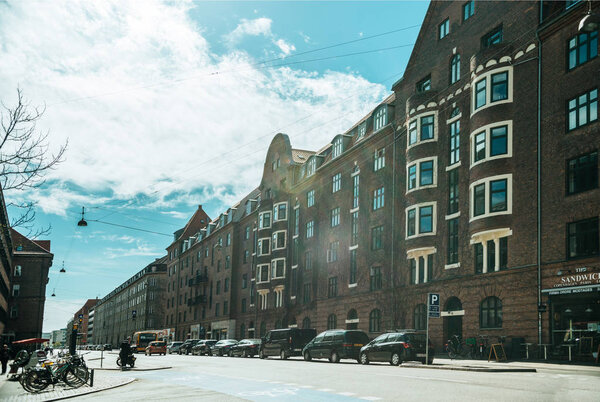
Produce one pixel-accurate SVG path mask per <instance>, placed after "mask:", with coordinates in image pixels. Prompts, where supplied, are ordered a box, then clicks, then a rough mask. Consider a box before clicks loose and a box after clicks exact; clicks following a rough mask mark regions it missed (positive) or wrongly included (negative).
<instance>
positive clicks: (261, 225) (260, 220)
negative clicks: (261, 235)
mask: <svg viewBox="0 0 600 402" xmlns="http://www.w3.org/2000/svg"><path fill="white" fill-rule="evenodd" d="M271 213H272V212H271V211H264V212H260V213H259V214H258V229H259V230H260V229H270V228H271V226H272V225H273V219H272V217H273V216H272V215H271ZM267 214H269V226H264V218H263V217H264V216H265V215H267Z"/></svg>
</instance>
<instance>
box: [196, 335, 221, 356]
mask: <svg viewBox="0 0 600 402" xmlns="http://www.w3.org/2000/svg"><path fill="white" fill-rule="evenodd" d="M215 343H217V340H216V339H202V340H201V341H200V342H198V343H197V344H195V345H194V347H192V354H193V355H197V356H202V355H209V354H210V349H211V347H212V346H213V345H214V344H215Z"/></svg>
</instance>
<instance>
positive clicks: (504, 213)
mask: <svg viewBox="0 0 600 402" xmlns="http://www.w3.org/2000/svg"><path fill="white" fill-rule="evenodd" d="M499 215H512V211H499V212H491V213H487V214H482V215H477V216H472V217H471V219H469V223H471V222H473V221H476V220H478V219H484V218H490V217H492V216H499Z"/></svg>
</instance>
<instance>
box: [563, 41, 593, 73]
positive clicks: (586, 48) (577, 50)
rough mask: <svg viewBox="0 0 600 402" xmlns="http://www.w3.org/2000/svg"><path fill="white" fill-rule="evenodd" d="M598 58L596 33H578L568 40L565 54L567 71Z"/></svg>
mask: <svg viewBox="0 0 600 402" xmlns="http://www.w3.org/2000/svg"><path fill="white" fill-rule="evenodd" d="M597 56H598V31H594V32H590V33H580V34H578V35H575V36H574V37H573V38H571V39H569V49H568V53H567V59H568V65H569V70H572V69H574V68H575V67H577V66H580V65H582V64H585V63H587V62H588V61H590V60H592V59H595V58H596V57H597Z"/></svg>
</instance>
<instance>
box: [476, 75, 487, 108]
mask: <svg viewBox="0 0 600 402" xmlns="http://www.w3.org/2000/svg"><path fill="white" fill-rule="evenodd" d="M486 81H487V80H486V79H485V78H484V79H482V80H481V81H477V83H476V84H475V109H479V108H480V107H482V106H484V105H485V104H486V101H487V95H486V89H487V86H486Z"/></svg>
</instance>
